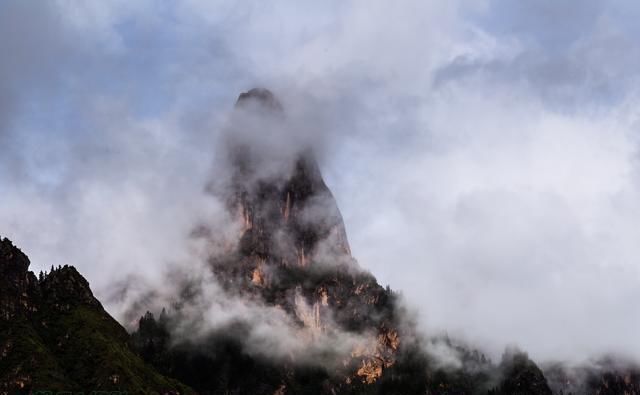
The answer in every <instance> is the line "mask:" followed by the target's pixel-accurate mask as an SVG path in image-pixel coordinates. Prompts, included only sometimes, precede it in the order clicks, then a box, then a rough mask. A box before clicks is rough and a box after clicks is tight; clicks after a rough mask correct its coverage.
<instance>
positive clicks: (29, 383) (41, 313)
mask: <svg viewBox="0 0 640 395" xmlns="http://www.w3.org/2000/svg"><path fill="white" fill-rule="evenodd" d="M28 268H29V259H28V258H27V256H26V255H25V254H24V253H22V251H20V250H19V249H18V248H16V247H15V246H14V245H13V244H12V243H11V241H9V240H8V239H0V303H1V304H0V394H14V393H30V392H32V391H40V390H41V391H54V392H56V391H94V390H104V391H107V390H126V391H132V390H138V391H147V392H148V391H151V390H153V391H157V392H165V393H168V392H170V391H173V390H180V391H184V390H185V389H186V387H184V386H182V385H181V384H178V383H177V382H175V381H173V380H169V379H166V378H164V377H162V376H161V375H159V374H158V373H156V372H155V371H154V370H153V369H152V368H151V367H149V366H146V365H145V364H144V363H143V361H142V360H141V359H140V358H139V357H138V356H136V355H135V354H134V353H133V352H132V351H131V350H129V347H128V345H127V343H128V341H129V335H128V334H127V332H126V331H125V330H124V328H123V327H122V326H120V325H119V324H118V323H117V322H116V321H115V320H114V319H113V318H112V317H111V316H109V315H108V314H107V313H106V312H105V311H104V309H103V308H102V305H101V304H100V302H99V301H98V300H97V299H96V298H94V296H93V293H92V292H91V289H90V288H89V283H88V282H87V281H86V280H85V279H84V277H82V276H81V275H80V274H79V273H78V272H77V271H76V269H75V268H73V267H70V266H64V267H58V268H56V269H53V268H52V270H51V272H49V273H47V274H44V273H42V274H41V276H40V277H39V278H37V277H36V276H35V275H34V274H33V273H32V272H30V271H28ZM186 390H188V389H186Z"/></svg>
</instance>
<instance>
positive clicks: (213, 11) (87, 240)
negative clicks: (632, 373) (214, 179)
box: [0, 0, 640, 359]
mask: <svg viewBox="0 0 640 395" xmlns="http://www.w3.org/2000/svg"><path fill="white" fill-rule="evenodd" d="M638 20H640V4H639V3H637V2H636V1H633V0H628V1H625V0H609V1H600V0H562V1H558V0H537V1H534V0H521V1H510V0H477V1H474V0H469V1H462V0H431V1H406V2H388V1H380V2H378V1H337V0H336V1H322V2H311V1H309V2H304V1H286V2H285V1H274V2H264V1H244V2H241V4H237V2H234V1H210V0H207V1H199V0H188V1H181V2H171V1H136V2H130V1H124V0H122V1H119V0H118V1H88V2H75V1H62V0H59V1H49V2H25V1H10V0H9V1H3V2H2V3H1V4H0V235H2V236H6V237H9V238H11V239H12V240H13V241H14V242H15V243H16V244H18V245H19V246H20V247H22V249H23V250H24V251H25V252H26V253H27V254H28V255H29V256H30V257H31V259H32V269H33V270H36V271H38V270H40V269H45V268H48V267H49V266H50V265H52V264H54V265H58V264H67V263H68V264H73V265H75V266H77V267H78V268H79V270H80V271H81V272H82V273H83V274H84V275H85V276H86V277H87V278H88V280H89V281H90V283H91V284H92V287H93V288H94V290H95V291H96V293H97V294H98V296H103V297H106V295H108V294H109V285H110V284H112V282H113V281H114V280H115V279H119V278H122V277H123V276H125V275H127V274H137V275H140V276H154V273H155V272H157V270H158V269H157V268H158V265H162V262H163V261H167V260H172V259H181V258H182V256H183V254H184V252H183V251H182V248H183V247H182V243H181V240H182V239H183V238H184V235H185V234H186V232H188V230H189V229H190V227H191V226H192V225H193V223H195V222H196V221H197V220H201V219H202V218H206V217H207V216H209V215H214V214H213V213H215V211H216V210H217V208H216V207H215V204H214V203H212V202H211V199H210V198H208V197H207V196H206V195H205V194H204V193H203V186H204V183H205V181H206V180H207V179H208V178H209V177H210V175H211V174H212V172H213V173H215V169H214V168H213V163H214V158H213V155H214V153H215V152H216V136H217V134H218V133H219V130H220V128H221V127H222V125H224V122H225V120H226V119H227V117H228V115H229V111H230V109H231V108H232V107H233V103H234V101H235V98H236V97H237V95H238V94H239V93H240V92H242V91H245V90H248V89H250V88H252V87H254V86H264V87H267V88H270V89H271V90H273V91H274V92H275V93H276V95H278V96H279V97H280V98H281V100H282V101H283V102H284V104H285V107H287V106H288V108H289V109H293V110H290V111H296V112H297V113H298V115H300V119H302V120H306V122H307V123H308V125H309V128H312V127H313V129H309V130H313V133H317V134H319V135H318V136H314V140H313V141H314V142H317V144H318V150H319V152H320V154H319V155H320V161H321V167H322V169H323V172H324V174H325V178H326V180H327V183H328V184H329V186H330V187H331V189H332V190H333V192H334V195H335V196H336V199H337V200H338V203H339V206H340V208H341V210H342V214H343V216H344V217H345V221H346V226H347V232H348V235H349V239H350V242H351V245H352V249H353V253H354V255H355V257H356V258H357V259H358V260H359V262H360V263H361V265H362V266H363V267H365V268H367V269H369V270H371V271H372V272H373V273H374V274H375V275H376V276H377V277H378V280H379V282H381V283H382V284H383V285H384V284H390V285H391V287H392V288H394V289H396V290H399V291H401V292H402V293H403V294H404V295H405V296H406V299H407V300H408V302H409V303H410V304H411V305H412V306H413V307H414V308H415V309H416V311H417V312H418V314H419V317H420V321H421V323H422V326H423V328H424V329H425V330H426V331H428V332H430V333H435V332H438V331H442V330H446V331H448V332H449V333H450V334H455V335H457V336H462V337H464V338H466V339H468V340H470V341H473V342H475V343H476V344H480V345H482V346H483V347H486V348H488V349H489V351H490V352H492V353H494V354H497V353H499V352H500V350H501V349H502V348H503V347H504V346H505V345H506V344H518V345H520V346H521V347H522V348H524V349H526V350H528V351H529V352H530V354H531V355H532V356H534V357H536V358H539V359H547V358H561V359H563V358H572V359H576V358H584V357H586V356H588V355H594V354H597V353H601V352H606V351H616V352H621V353H625V354H627V355H629V356H632V357H634V358H637V359H640V337H639V336H637V334H638V332H639V331H640V307H639V304H638V301H639V300H640V262H639V260H640V171H639V170H640V169H639V167H638V148H639V137H640V123H639V120H640V117H639V116H640V110H639V109H640V91H639V88H640V80H639V78H638V70H640V45H639V44H638V43H639V42H640V25H639V24H638V23H637V21H638ZM107 307H108V308H109V309H110V310H111V311H114V312H117V311H118V307H117V306H113V305H109V304H108V303H107Z"/></svg>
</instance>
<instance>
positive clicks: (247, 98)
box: [236, 88, 283, 112]
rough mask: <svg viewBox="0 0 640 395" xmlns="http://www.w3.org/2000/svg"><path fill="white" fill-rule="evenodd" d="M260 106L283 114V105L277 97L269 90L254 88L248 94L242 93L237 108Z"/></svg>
mask: <svg viewBox="0 0 640 395" xmlns="http://www.w3.org/2000/svg"><path fill="white" fill-rule="evenodd" d="M252 105H253V106H260V107H262V108H265V109H268V110H272V111H278V112H281V111H282V110H283V108H282V104H281V103H280V101H279V100H278V99H277V98H276V96H275V95H274V94H273V93H272V92H271V91H270V90H268V89H265V88H253V89H250V90H249V91H247V92H242V93H241V94H240V96H238V100H237V101H236V107H240V108H242V107H246V106H252Z"/></svg>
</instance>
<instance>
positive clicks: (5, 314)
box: [0, 238, 38, 320]
mask: <svg viewBox="0 0 640 395" xmlns="http://www.w3.org/2000/svg"><path fill="white" fill-rule="evenodd" d="M37 293H38V284H37V279H36V277H35V276H34V275H33V273H31V272H29V259H28V258H27V256H26V255H25V254H23V253H22V251H20V249H19V248H17V247H15V246H14V245H13V243H11V241H10V240H9V239H6V238H4V239H0V319H3V320H11V319H14V318H16V317H18V316H24V315H27V314H29V313H30V312H32V311H33V310H35V309H36V308H37V307H36V305H35V304H34V303H33V301H34V299H35V298H36V296H37Z"/></svg>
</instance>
